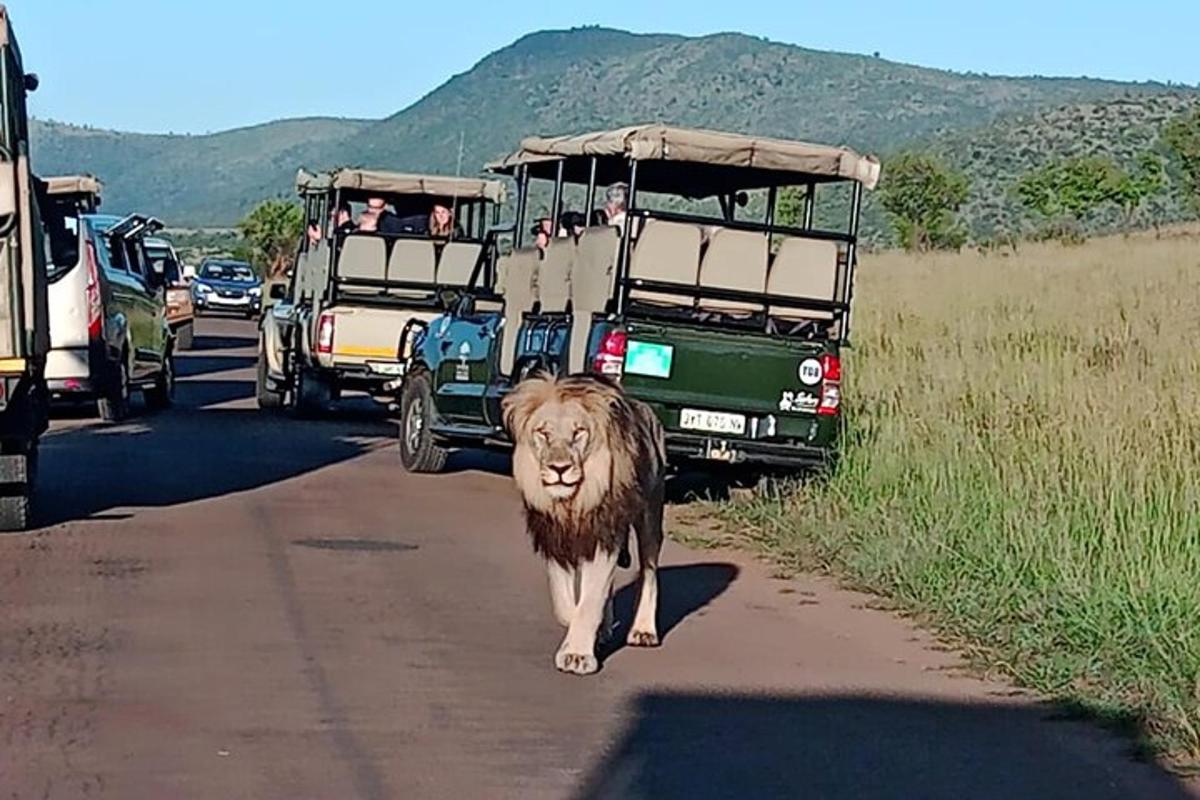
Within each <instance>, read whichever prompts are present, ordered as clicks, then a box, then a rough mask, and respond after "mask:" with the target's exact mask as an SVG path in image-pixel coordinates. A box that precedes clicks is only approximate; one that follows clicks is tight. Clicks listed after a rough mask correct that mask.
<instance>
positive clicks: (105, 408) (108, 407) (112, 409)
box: [96, 355, 129, 422]
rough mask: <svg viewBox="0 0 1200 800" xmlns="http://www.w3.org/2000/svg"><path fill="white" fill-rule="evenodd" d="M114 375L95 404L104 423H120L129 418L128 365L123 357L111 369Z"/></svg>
mask: <svg viewBox="0 0 1200 800" xmlns="http://www.w3.org/2000/svg"><path fill="white" fill-rule="evenodd" d="M111 369H112V370H113V371H114V372H115V374H114V375H113V376H112V378H110V380H109V386H108V387H107V388H106V389H105V391H104V394H103V395H101V396H100V399H99V400H98V401H97V402H96V406H97V408H98V409H99V411H100V419H102V420H104V421H105V422H121V421H123V420H124V419H125V418H126V417H128V416H129V363H128V359H126V358H125V356H124V355H122V356H121V360H120V362H119V363H117V364H116V365H115V366H113V367H111Z"/></svg>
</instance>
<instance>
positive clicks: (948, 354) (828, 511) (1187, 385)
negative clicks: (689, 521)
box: [709, 235, 1200, 766]
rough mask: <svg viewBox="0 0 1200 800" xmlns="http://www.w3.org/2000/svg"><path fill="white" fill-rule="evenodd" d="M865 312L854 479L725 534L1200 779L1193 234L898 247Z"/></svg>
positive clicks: (754, 511)
mask: <svg viewBox="0 0 1200 800" xmlns="http://www.w3.org/2000/svg"><path fill="white" fill-rule="evenodd" d="M857 297H858V298H859V305H858V308H857V309H856V311H857V314H858V318H857V338H856V342H855V347H854V349H853V350H852V351H851V353H850V354H849V356H848V359H847V365H848V368H847V376H848V379H849V380H850V381H851V382H850V383H849V384H848V386H847V390H846V397H847V398H848V403H849V404H850V405H849V414H850V416H849V419H850V420H851V422H852V426H853V427H852V428H851V429H850V431H849V434H848V437H847V439H848V441H847V447H846V451H845V457H844V461H843V464H842V467H841V469H840V470H839V471H838V473H837V474H836V475H835V476H833V477H832V478H831V479H830V480H828V481H827V482H814V483H809V484H798V485H793V486H790V487H785V491H783V492H780V493H774V494H773V496H764V495H759V496H757V497H756V498H754V499H751V500H742V501H734V502H732V503H729V504H725V505H724V506H721V507H719V509H718V512H719V514H720V516H721V517H722V518H723V519H724V521H725V525H724V533H723V534H721V536H723V537H724V538H725V540H726V541H728V539H729V537H732V538H733V539H734V540H736V541H740V542H743V543H748V544H751V545H753V546H755V547H757V548H758V549H760V550H761V551H764V552H766V553H767V554H768V555H769V556H771V557H772V558H773V559H775V560H776V561H777V562H778V563H781V564H783V565H785V566H787V567H791V568H798V569H819V570H824V571H828V572H831V573H833V574H835V575H838V576H841V577H842V578H843V579H845V580H847V581H848V582H850V583H852V584H854V585H856V586H859V587H863V588H867V589H869V590H872V591H874V592H877V593H879V594H880V595H883V596H885V597H887V598H889V599H890V600H891V601H892V602H893V603H894V604H895V605H896V606H897V607H899V608H902V609H904V610H907V611H909V612H912V613H915V614H917V615H918V616H919V617H920V618H921V619H922V620H924V621H925V622H927V623H928V624H930V625H931V626H933V627H934V628H935V629H937V630H939V631H940V632H941V633H942V634H943V635H944V636H946V637H948V638H949V639H951V640H952V641H954V642H956V643H958V644H959V645H961V646H962V647H963V648H964V649H965V650H966V651H967V652H968V654H969V655H970V656H971V657H973V658H974V659H975V660H976V662H977V663H979V664H980V665H982V666H985V667H987V668H989V669H991V670H993V671H999V672H1002V673H1004V674H1006V675H1007V676H1009V677H1010V678H1012V679H1014V680H1016V681H1017V682H1018V683H1020V684H1023V685H1025V686H1028V687H1032V688H1034V689H1037V690H1040V691H1041V692H1044V693H1046V694H1047V695H1050V696H1052V697H1054V698H1056V699H1059V700H1061V701H1063V702H1064V703H1066V704H1068V705H1071V706H1074V707H1077V708H1083V709H1087V710H1088V711H1089V712H1090V713H1093V714H1095V715H1097V716H1099V717H1101V718H1103V719H1108V720H1114V719H1122V720H1125V721H1133V722H1135V723H1136V724H1137V727H1138V731H1139V733H1140V734H1141V736H1142V741H1143V743H1144V744H1146V745H1147V746H1149V747H1151V748H1153V749H1154V750H1156V751H1158V752H1160V753H1164V754H1166V755H1168V756H1170V757H1171V758H1172V759H1173V760H1174V761H1175V762H1176V763H1177V764H1181V765H1190V766H1195V765H1197V764H1198V763H1200V625H1198V624H1197V623H1198V621H1200V485H1198V483H1197V475H1198V472H1200V470H1198V467H1200V353H1198V349H1197V348H1198V343H1200V238H1197V237H1195V236H1192V237H1187V236H1182V235H1176V236H1172V237H1169V238H1164V239H1162V240H1155V239H1153V238H1150V237H1148V236H1147V237H1140V238H1132V239H1120V238H1112V239H1106V240H1098V241H1094V242H1092V243H1089V244H1088V245H1086V246H1083V247H1079V248H1063V247H1061V246H1058V245H1039V246H1030V247H1026V248H1025V249H1024V250H1023V251H1022V253H1021V254H1020V255H1019V256H1016V257H1011V258H1001V257H998V256H991V257H984V256H980V255H974V254H971V255H966V254H964V255H958V256H940V257H931V258H925V259H916V258H910V257H907V256H901V255H896V254H886V255H881V256H877V257H874V258H871V259H869V260H867V261H866V263H864V264H863V267H862V269H861V272H860V280H859V289H858V293H857ZM709 538H710V539H711V538H712V537H711V536H710V537H709Z"/></svg>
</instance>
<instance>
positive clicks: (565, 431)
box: [504, 378, 618, 513]
mask: <svg viewBox="0 0 1200 800" xmlns="http://www.w3.org/2000/svg"><path fill="white" fill-rule="evenodd" d="M617 396H618V395H617V394H615V390H612V389H609V388H606V387H604V386H603V385H602V384H598V383H594V382H586V383H584V382H580V381H578V380H575V379H559V380H555V379H552V378H531V379H529V380H525V381H522V382H521V384H520V385H519V386H518V387H517V388H516V389H515V390H514V391H513V392H512V393H511V394H509V395H508V396H507V397H505V399H504V417H505V422H506V424H507V426H508V429H509V433H510V434H511V435H512V438H513V445H514V449H513V477H514V478H516V481H517V485H518V487H519V488H520V489H521V493H522V495H523V496H524V497H525V501H526V502H527V503H529V504H530V505H532V506H534V507H536V508H538V509H539V510H541V511H545V512H555V513H558V512H564V511H566V510H570V511H576V512H578V511H587V510H590V509H592V508H595V507H596V506H597V505H598V504H599V503H601V502H602V501H603V498H604V497H605V495H606V493H607V492H608V490H609V488H610V485H611V481H612V467H613V454H612V452H611V451H610V449H609V428H611V427H612V425H613V421H612V411H611V409H612V402H613V399H614V398H615V397H617Z"/></svg>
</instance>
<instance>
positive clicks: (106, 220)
mask: <svg viewBox="0 0 1200 800" xmlns="http://www.w3.org/2000/svg"><path fill="white" fill-rule="evenodd" d="M99 192H100V186H99V182H98V181H96V179H95V178H92V177H91V176H67V177H61V178H51V179H50V180H49V181H48V183H47V192H46V203H45V229H46V234H47V238H48V240H49V244H50V263H49V264H48V265H47V266H46V268H45V275H46V280H47V281H48V283H49V292H48V294H49V313H50V343H51V347H50V351H49V354H48V356H47V360H46V381H47V386H48V389H49V391H50V393H51V396H53V397H55V398H59V399H74V400H91V399H93V398H94V399H95V400H96V401H97V406H98V409H99V413H100V417H101V418H102V419H105V420H108V421H110V422H119V421H121V420H123V419H124V418H125V417H126V416H128V414H129V398H130V394H131V392H132V391H133V390H135V389H141V390H142V391H143V392H144V393H145V398H146V402H147V405H149V406H150V407H152V408H163V407H166V406H168V405H170V403H171V399H172V395H173V393H174V387H175V369H174V341H173V337H172V336H171V331H170V328H169V326H168V324H167V312H166V308H167V298H166V283H167V274H166V272H165V266H164V264H163V263H161V262H155V261H154V260H152V259H151V258H150V256H149V254H148V252H147V248H146V245H145V239H146V237H147V236H148V235H149V234H152V233H154V232H155V231H157V230H159V229H160V228H162V223H161V222H159V221H158V220H157V219H154V218H152V217H146V216H143V215H140V214H130V215H129V216H127V217H117V216H113V215H111V214H98V213H95V212H96V206H97V205H98V195H99Z"/></svg>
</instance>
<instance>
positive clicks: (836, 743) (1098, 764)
mask: <svg viewBox="0 0 1200 800" xmlns="http://www.w3.org/2000/svg"><path fill="white" fill-rule="evenodd" d="M632 712H633V713H632V717H631V722H630V724H629V725H628V727H627V729H626V731H625V732H624V735H623V736H621V737H620V739H619V740H618V742H617V744H616V745H615V746H614V747H613V748H612V749H610V750H609V751H608V752H609V755H608V756H607V757H606V758H605V759H604V760H603V761H601V762H600V763H599V764H597V765H596V766H595V767H594V768H593V769H592V770H591V773H590V775H589V776H588V777H587V778H586V779H585V780H584V781H583V783H582V784H581V788H580V789H579V791H578V792H577V793H576V794H575V795H574V796H575V798H576V800H609V799H610V798H611V799H613V800H616V798H620V799H621V800H639V799H640V798H647V799H648V798H655V799H656V800H663V799H664V798H668V799H669V798H687V799H688V800H697V799H703V798H729V797H745V798H751V797H752V798H756V800H759V799H761V798H789V800H790V799H791V798H822V800H863V798H872V800H911V798H922V799H923V800H961V799H962V798H973V800H1002V799H1003V800H1010V799H1011V798H1022V800H1031V799H1033V798H1065V797H1080V798H1085V797H1086V798H1089V800H1117V798H1121V800H1127V799H1128V798H1147V799H1148V798H1155V799H1156V800H1176V799H1178V800H1182V798H1185V797H1189V796H1190V795H1189V794H1188V793H1187V792H1185V790H1184V788H1183V787H1182V786H1181V784H1180V783H1179V782H1178V781H1176V780H1175V779H1174V778H1173V777H1171V776H1170V775H1168V774H1167V773H1166V772H1165V771H1164V770H1162V769H1160V768H1158V767H1156V766H1154V765H1151V764H1145V763H1132V762H1131V761H1130V760H1129V759H1128V758H1127V757H1126V756H1125V754H1124V753H1123V752H1122V749H1121V748H1122V744H1121V742H1119V741H1118V740H1116V739H1114V738H1113V737H1110V736H1107V735H1105V734H1103V732H1101V731H1098V730H1095V729H1093V728H1091V727H1090V726H1085V725H1082V724H1081V723H1076V722H1072V723H1061V722H1047V716H1048V709H1046V708H1041V707H1037V706H1028V705H1016V704H1011V705H1010V704H1001V703H996V704H985V703H980V704H971V703H953V702H941V701H932V700H930V701H926V700H902V699H889V698H882V697H870V696H859V695H833V696H804V695H739V696H729V695H719V696H718V695H712V694H705V693H682V692H681V693H671V692H651V693H646V694H643V695H641V696H639V697H638V698H636V699H635V700H634V701H633V709H632Z"/></svg>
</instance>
